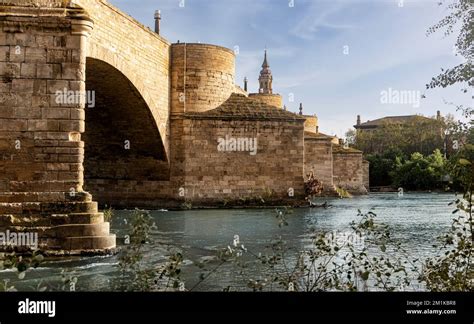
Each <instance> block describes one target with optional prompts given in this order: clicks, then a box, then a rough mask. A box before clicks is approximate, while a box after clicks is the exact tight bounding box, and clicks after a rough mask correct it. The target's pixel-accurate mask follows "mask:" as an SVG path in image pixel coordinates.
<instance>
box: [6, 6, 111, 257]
mask: <svg viewBox="0 0 474 324" xmlns="http://www.w3.org/2000/svg"><path fill="white" fill-rule="evenodd" d="M23 4H24V3H23ZM92 26H93V23H92V22H91V21H90V19H89V17H87V15H86V14H85V12H84V11H83V10H82V9H80V8H68V9H64V8H63V9H54V8H48V9H47V10H44V9H43V8H40V9H32V8H28V7H12V6H6V7H2V8H0V80H1V81H0V155H1V157H2V159H1V160H0V171H1V172H0V228H2V229H4V228H7V229H9V230H11V231H25V230H28V231H32V232H38V236H39V241H40V242H39V246H40V248H43V249H45V250H52V249H54V250H58V249H59V250H68V251H69V252H71V253H74V251H79V252H80V251H98V250H101V251H103V250H107V249H111V248H114V247H115V235H110V233H109V223H107V222H104V217H103V214H102V213H98V210H97V203H96V202H93V201H92V198H91V196H90V195H89V194H88V193H86V192H84V191H83V190H82V186H83V165H82V163H83V159H84V143H83V142H82V141H81V133H82V132H84V127H85V123H84V101H83V100H77V98H76V100H72V101H65V102H64V101H61V100H58V99H59V98H58V97H60V96H58V92H59V93H64V92H66V91H84V89H85V64H86V43H87V39H88V37H89V35H90V32H91V30H92Z"/></svg>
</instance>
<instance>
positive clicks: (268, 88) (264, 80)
mask: <svg viewBox="0 0 474 324" xmlns="http://www.w3.org/2000/svg"><path fill="white" fill-rule="evenodd" d="M258 83H259V87H258V92H257V93H249V97H250V98H252V99H256V100H258V101H261V102H263V103H265V104H267V105H270V106H274V107H277V108H280V109H282V108H283V98H282V97H281V96H280V95H279V94H277V93H273V86H272V83H273V75H272V71H271V70H270V65H269V64H268V59H267V50H266V49H265V56H264V58H263V63H262V70H261V71H260V76H259V77H258ZM244 87H245V83H244Z"/></svg>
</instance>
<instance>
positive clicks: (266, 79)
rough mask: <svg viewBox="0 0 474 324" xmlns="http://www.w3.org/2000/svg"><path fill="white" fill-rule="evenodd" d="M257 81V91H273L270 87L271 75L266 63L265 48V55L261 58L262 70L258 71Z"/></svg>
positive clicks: (268, 92) (269, 92)
mask: <svg viewBox="0 0 474 324" xmlns="http://www.w3.org/2000/svg"><path fill="white" fill-rule="evenodd" d="M258 82H259V84H260V88H259V90H258V92H259V93H267V94H271V93H273V89H272V82H273V76H272V71H271V70H270V65H269V64H268V60H267V50H266V49H265V55H264V58H263V64H262V70H261V71H260V76H259V78H258Z"/></svg>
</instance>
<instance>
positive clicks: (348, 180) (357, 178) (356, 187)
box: [333, 152, 367, 194]
mask: <svg viewBox="0 0 474 324" xmlns="http://www.w3.org/2000/svg"><path fill="white" fill-rule="evenodd" d="M333 159H334V185H335V186H337V187H339V188H343V189H345V190H347V191H349V192H350V193H352V194H366V193H367V190H366V188H365V187H364V167H363V163H362V161H363V159H362V152H360V153H336V152H334V153H333Z"/></svg>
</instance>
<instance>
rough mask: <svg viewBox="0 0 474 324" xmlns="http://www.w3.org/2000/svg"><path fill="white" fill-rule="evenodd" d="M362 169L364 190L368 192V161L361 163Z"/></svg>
mask: <svg viewBox="0 0 474 324" xmlns="http://www.w3.org/2000/svg"><path fill="white" fill-rule="evenodd" d="M362 169H363V171H362V172H363V175H362V179H363V183H364V187H365V189H367V191H369V190H370V182H369V169H370V163H369V161H367V160H363V161H362Z"/></svg>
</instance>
